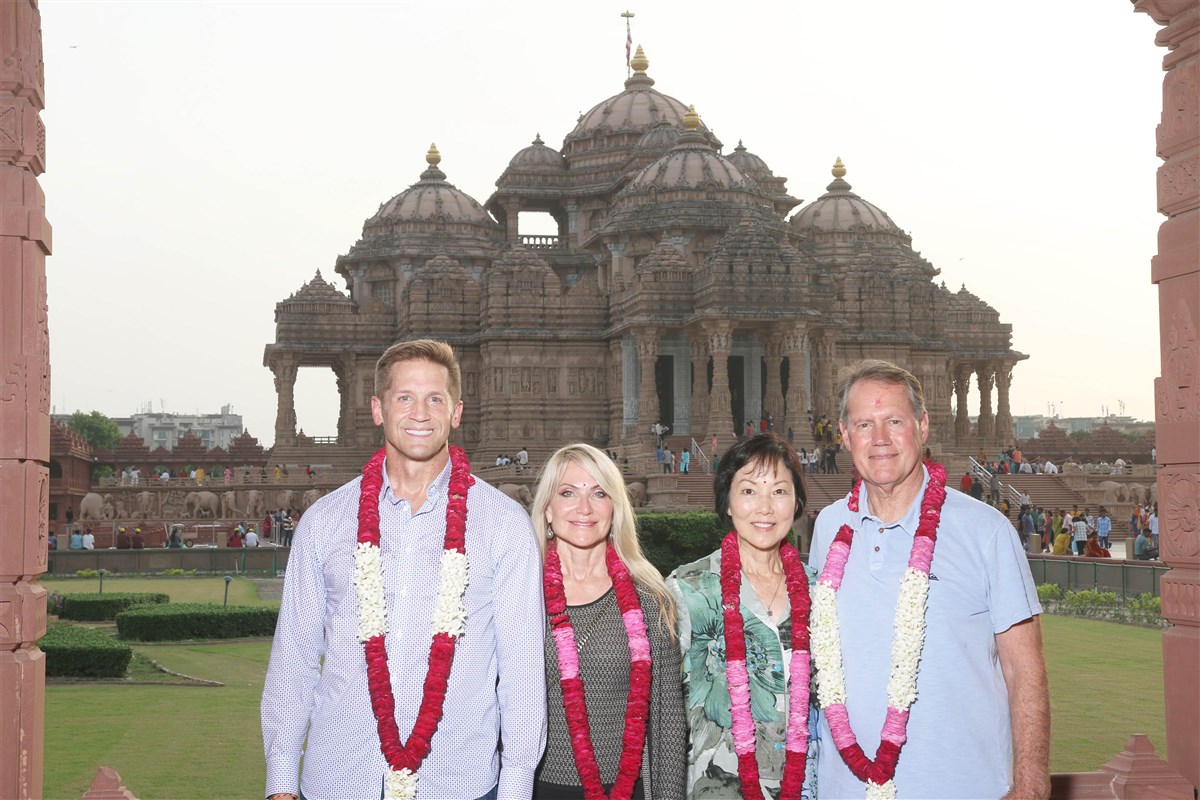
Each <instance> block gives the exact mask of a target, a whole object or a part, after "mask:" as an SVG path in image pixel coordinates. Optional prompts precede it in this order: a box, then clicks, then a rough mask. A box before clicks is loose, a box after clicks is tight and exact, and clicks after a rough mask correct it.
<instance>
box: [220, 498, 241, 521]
mask: <svg viewBox="0 0 1200 800" xmlns="http://www.w3.org/2000/svg"><path fill="white" fill-rule="evenodd" d="M240 516H242V514H241V512H240V511H238V507H237V492H221V518H222V519H230V518H232V517H240Z"/></svg>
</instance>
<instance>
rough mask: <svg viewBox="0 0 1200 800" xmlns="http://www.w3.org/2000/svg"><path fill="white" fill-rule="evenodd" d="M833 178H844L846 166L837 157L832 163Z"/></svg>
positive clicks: (839, 157)
mask: <svg viewBox="0 0 1200 800" xmlns="http://www.w3.org/2000/svg"><path fill="white" fill-rule="evenodd" d="M833 177H835V178H844V177H846V165H845V164H843V163H842V157H841V156H838V158H837V161H835V162H833Z"/></svg>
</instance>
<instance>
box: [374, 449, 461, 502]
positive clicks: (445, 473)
mask: <svg viewBox="0 0 1200 800" xmlns="http://www.w3.org/2000/svg"><path fill="white" fill-rule="evenodd" d="M379 468H380V469H381V470H383V488H382V490H381V491H382V492H383V494H382V497H383V499H384V500H386V501H387V502H389V503H391V504H392V505H399V504H400V503H402V502H405V500H404V498H402V497H397V496H396V495H395V494H394V493H393V492H392V482H391V481H389V480H388V474H387V458H384V459H383V464H382V465H381V466H380V467H379ZM449 490H450V460H449V459H447V460H446V466H444V467H442V471H441V472H439V473H438V476H437V477H436V478H434V479H433V482H432V483H430V484H429V487H428V488H427V489H426V490H425V503H424V505H422V506H421V507H420V508H416V509H413V510H412V512H411V513H412V514H413V515H416V514H424V513H426V512H428V511H435V510H436V509H437V508H438V507H439V506H440V505H441V504H442V503H444V502H446V494H447V492H448V491H449Z"/></svg>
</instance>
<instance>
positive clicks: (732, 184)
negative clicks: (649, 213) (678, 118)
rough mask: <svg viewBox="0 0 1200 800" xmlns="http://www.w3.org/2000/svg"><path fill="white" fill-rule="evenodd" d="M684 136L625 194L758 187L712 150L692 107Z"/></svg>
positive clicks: (686, 121) (639, 175)
mask: <svg viewBox="0 0 1200 800" xmlns="http://www.w3.org/2000/svg"><path fill="white" fill-rule="evenodd" d="M682 122H683V127H684V129H685V131H686V132H685V133H683V134H681V135H680V136H678V137H677V139H676V144H675V146H674V147H673V148H671V150H670V151H669V152H668V153H667V154H666V155H664V156H663V157H662V158H660V159H658V160H657V161H655V162H654V163H653V164H651V165H650V166H648V167H646V168H645V169H643V170H642V171H641V172H640V173H638V175H637V176H636V177H635V178H634V179H633V180H632V181H630V182H629V186H628V187H626V189H625V192H626V193H627V194H636V193H638V192H643V191H646V190H647V189H649V188H650V187H654V188H655V189H658V190H660V191H661V190H671V189H706V188H721V189H742V190H750V189H753V188H755V186H754V181H752V180H750V179H748V178H746V176H745V175H743V174H742V172H741V170H739V169H738V168H737V167H736V166H735V165H734V164H733V162H731V161H730V160H729V159H727V158H725V157H724V156H722V155H721V154H719V153H717V152H716V151H715V150H713V149H712V146H711V145H710V144H709V143H708V140H707V139H706V138H705V137H704V135H703V134H702V133H700V131H699V127H700V117H699V115H698V114H696V111H695V109H694V108H692V107H690V106H689V107H688V108H687V109H685V110H684V114H683V120H682Z"/></svg>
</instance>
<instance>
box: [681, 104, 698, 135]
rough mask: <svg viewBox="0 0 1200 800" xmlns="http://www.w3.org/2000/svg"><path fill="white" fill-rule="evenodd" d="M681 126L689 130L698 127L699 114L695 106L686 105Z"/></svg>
mask: <svg viewBox="0 0 1200 800" xmlns="http://www.w3.org/2000/svg"><path fill="white" fill-rule="evenodd" d="M683 127H684V128H686V129H687V130H689V131H694V130H696V129H697V128H699V127H700V115H699V114H697V113H696V107H695V106H688V109H687V113H685V114H684V115H683Z"/></svg>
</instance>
